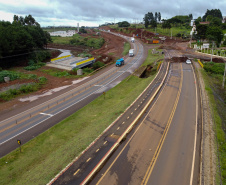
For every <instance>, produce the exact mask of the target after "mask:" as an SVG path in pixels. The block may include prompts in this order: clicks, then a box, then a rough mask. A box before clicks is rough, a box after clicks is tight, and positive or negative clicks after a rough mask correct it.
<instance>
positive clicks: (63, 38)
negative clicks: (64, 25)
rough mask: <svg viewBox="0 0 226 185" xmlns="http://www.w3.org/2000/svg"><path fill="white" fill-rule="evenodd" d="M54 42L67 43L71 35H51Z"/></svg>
mask: <svg viewBox="0 0 226 185" xmlns="http://www.w3.org/2000/svg"><path fill="white" fill-rule="evenodd" d="M51 38H52V41H53V43H55V44H69V43H70V40H71V39H72V37H51Z"/></svg>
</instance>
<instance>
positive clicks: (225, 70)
mask: <svg viewBox="0 0 226 185" xmlns="http://www.w3.org/2000/svg"><path fill="white" fill-rule="evenodd" d="M225 74H226V62H224V76H223V82H222V89H224V83H225Z"/></svg>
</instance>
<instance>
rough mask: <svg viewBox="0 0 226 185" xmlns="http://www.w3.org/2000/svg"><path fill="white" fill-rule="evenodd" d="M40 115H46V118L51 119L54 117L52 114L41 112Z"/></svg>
mask: <svg viewBox="0 0 226 185" xmlns="http://www.w3.org/2000/svg"><path fill="white" fill-rule="evenodd" d="M40 114H42V115H46V116H50V117H52V116H53V115H52V114H47V113H44V112H40Z"/></svg>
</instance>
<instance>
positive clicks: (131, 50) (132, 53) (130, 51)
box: [129, 49, 134, 57]
mask: <svg viewBox="0 0 226 185" xmlns="http://www.w3.org/2000/svg"><path fill="white" fill-rule="evenodd" d="M129 56H130V57H133V56H134V49H130V50H129Z"/></svg>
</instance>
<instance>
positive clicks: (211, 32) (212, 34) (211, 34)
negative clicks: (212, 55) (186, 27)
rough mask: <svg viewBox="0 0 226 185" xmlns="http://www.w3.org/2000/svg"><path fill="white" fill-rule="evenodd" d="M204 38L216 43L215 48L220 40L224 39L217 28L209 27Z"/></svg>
mask: <svg viewBox="0 0 226 185" xmlns="http://www.w3.org/2000/svg"><path fill="white" fill-rule="evenodd" d="M206 38H208V39H209V42H212V41H214V42H216V45H217V47H219V45H220V43H221V41H222V39H223V38H224V34H223V31H222V30H221V29H220V28H219V27H214V26H209V27H208V29H207V30H206Z"/></svg>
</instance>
